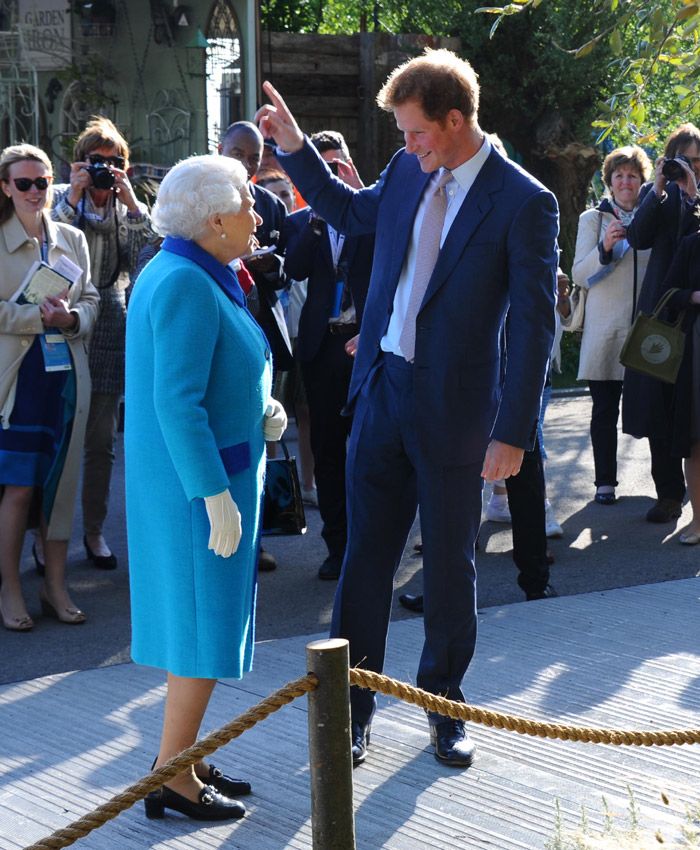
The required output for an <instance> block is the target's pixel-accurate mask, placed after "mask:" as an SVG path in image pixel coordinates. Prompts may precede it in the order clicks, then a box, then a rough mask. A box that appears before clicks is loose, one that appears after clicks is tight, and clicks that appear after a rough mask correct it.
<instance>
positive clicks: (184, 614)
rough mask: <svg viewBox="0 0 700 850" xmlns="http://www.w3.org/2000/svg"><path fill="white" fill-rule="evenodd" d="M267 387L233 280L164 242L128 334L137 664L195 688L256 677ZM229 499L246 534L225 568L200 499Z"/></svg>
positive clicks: (135, 303) (261, 346)
mask: <svg viewBox="0 0 700 850" xmlns="http://www.w3.org/2000/svg"><path fill="white" fill-rule="evenodd" d="M227 289H228V290H229V291H228V292H227V291H226V290H227ZM270 382H271V362H270V352H269V346H268V345H267V341H266V339H265V337H264V335H263V333H262V331H261V330H260V327H259V326H258V325H257V323H256V322H255V320H254V319H253V318H252V317H251V315H250V314H249V313H248V311H247V310H246V309H245V306H244V299H243V296H242V293H241V291H240V287H239V286H238V283H237V281H236V279H235V275H233V273H232V272H230V271H229V270H228V269H227V268H226V267H225V266H222V265H221V264H219V263H218V262H217V261H215V260H214V259H213V257H211V256H210V255H209V254H207V253H206V252H205V251H203V250H202V249H201V248H199V247H198V246H197V245H195V244H194V243H191V242H186V241H185V240H180V239H171V238H169V239H167V240H166V241H165V243H164V245H163V250H161V252H160V253H159V254H158V255H157V256H156V257H155V258H154V259H153V260H152V261H151V262H150V263H149V264H148V265H147V266H146V268H145V269H144V271H143V272H142V274H141V275H140V276H139V278H138V283H137V285H136V286H135V287H134V292H133V295H132V296H131V300H130V302H129V313H128V318H127V333H126V402H125V413H126V417H125V430H124V447H125V460H126V516H127V531H128V546H129V569H130V576H131V579H130V580H131V621H132V647H131V653H132V657H133V659H134V661H136V662H137V663H139V664H147V665H151V666H154V667H161V668H164V669H165V670H167V671H169V672H171V673H174V674H175V675H178V676H187V677H195V678H223V677H234V678H240V677H241V676H242V675H243V673H244V672H247V671H248V670H250V669H251V664H252V655H253V641H254V610H255V592H256V556H257V548H258V537H259V521H260V503H261V494H262V486H263V477H264V470H265V443H264V439H263V419H264V415H265V408H266V405H267V402H268V400H269V397H270ZM226 488H228V489H229V491H230V492H231V496H232V498H233V500H234V501H235V502H236V504H237V505H238V509H239V511H240V513H241V519H242V526H243V536H242V539H241V542H240V545H239V547H238V550H237V552H236V553H235V554H234V555H233V556H232V557H231V558H222V557H220V556H218V555H215V554H214V553H213V552H212V551H211V550H209V549H208V548H207V547H208V541H209V521H208V518H207V513H206V508H205V504H204V501H203V499H204V497H205V496H213V495H215V494H216V493H220V492H222V491H223V490H224V489H226Z"/></svg>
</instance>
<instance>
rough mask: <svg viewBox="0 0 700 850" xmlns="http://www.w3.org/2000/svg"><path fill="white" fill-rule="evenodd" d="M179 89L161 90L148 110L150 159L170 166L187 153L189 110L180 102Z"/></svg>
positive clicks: (181, 98)
mask: <svg viewBox="0 0 700 850" xmlns="http://www.w3.org/2000/svg"><path fill="white" fill-rule="evenodd" d="M183 100H184V98H183V95H182V92H180V91H177V90H175V89H161V90H160V91H159V92H157V94H156V96H155V98H154V99H153V105H152V107H151V109H150V111H149V113H148V131H149V136H150V160H151V162H159V163H163V164H167V165H172V164H173V163H175V162H177V161H178V160H179V159H184V157H186V156H188V155H189V153H190V122H191V114H190V110H189V109H186V108H185V107H184V106H182V105H181V104H182V103H183Z"/></svg>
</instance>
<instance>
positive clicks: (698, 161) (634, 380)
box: [622, 124, 700, 523]
mask: <svg viewBox="0 0 700 850" xmlns="http://www.w3.org/2000/svg"><path fill="white" fill-rule="evenodd" d="M698 179H700V129H698V128H697V127H696V126H695V125H694V124H681V126H680V127H678V128H676V129H675V130H674V131H673V132H672V133H671V135H670V136H669V137H668V139H667V140H666V145H665V148H664V155H663V156H662V157H660V158H659V159H658V160H657V162H656V171H655V176H654V182H653V183H651V182H650V183H647V184H646V185H645V186H643V187H642V190H641V192H640V195H639V197H640V203H639V209H638V210H637V212H636V214H635V216H634V218H633V220H632V222H631V223H630V224H629V226H628V228H627V241H628V242H629V244H630V245H631V246H632V247H633V248H636V249H637V250H643V249H647V248H651V254H650V256H649V265H648V266H647V271H646V274H645V276H644V281H643V283H642V289H641V292H640V293H639V300H638V302H637V309H638V310H639V311H640V312H643V313H647V314H648V313H651V312H652V311H653V309H654V308H655V307H656V304H657V303H658V301H659V298H660V297H661V295H662V294H663V291H664V288H663V283H664V278H665V277H666V274H667V272H668V270H669V267H670V265H671V262H672V261H673V258H674V255H675V253H676V250H677V248H678V246H679V244H680V242H681V240H682V239H683V237H684V236H687V235H689V234H692V233H696V232H697V231H698V229H699V228H700V218H698V210H699V209H700V200H699V198H698V188H697V184H698ZM673 392H674V387H673V386H672V385H671V384H665V383H662V382H661V381H658V380H655V379H654V378H650V377H647V376H645V375H642V374H641V373H639V372H634V371H633V370H630V369H627V370H626V371H625V378H624V387H623V397H622V398H623V403H622V430H623V431H624V432H625V433H626V434H631V435H632V436H633V437H637V438H642V437H647V438H648V440H649V447H650V449H651V475H652V478H653V479H654V485H655V486H656V493H657V501H656V504H655V505H653V506H652V507H651V508H650V510H649V511H648V513H647V515H646V518H647V521H648V522H659V523H665V522H673V521H675V520H676V519H678V517H680V515H681V511H682V507H683V504H682V503H683V497H684V496H685V480H684V478H683V467H682V461H681V458H680V457H675V456H673V455H672V453H671V439H670V436H671V433H670V431H671V405H672V400H673Z"/></svg>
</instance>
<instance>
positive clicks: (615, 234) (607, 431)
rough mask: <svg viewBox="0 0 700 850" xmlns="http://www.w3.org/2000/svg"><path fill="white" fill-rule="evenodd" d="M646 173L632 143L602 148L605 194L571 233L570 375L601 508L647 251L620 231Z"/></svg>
mask: <svg viewBox="0 0 700 850" xmlns="http://www.w3.org/2000/svg"><path fill="white" fill-rule="evenodd" d="M650 172H651V163H650V161H649V158H648V157H647V155H646V154H645V153H644V151H643V150H642V149H641V148H639V147H637V146H636V145H629V146H627V147H623V148H617V149H615V150H614V151H612V152H611V153H609V154H608V155H607V156H606V158H605V161H604V163H603V182H604V183H605V186H606V188H607V194H606V197H604V198H603V200H602V201H601V202H600V203H599V204H598V206H597V207H596V208H595V209H589V210H586V211H585V212H584V213H582V214H581V217H580V219H579V225H578V236H577V238H576V255H575V257H574V264H573V267H572V277H573V280H574V283H575V284H577V285H578V286H580V287H581V288H582V289H583V290H584V291H585V297H586V308H585V318H584V326H583V338H582V339H581V355H580V360H579V371H578V379H579V381H588V386H589V387H590V390H591V399H592V401H593V412H592V415H591V443H592V445H593V459H594V464H595V486H596V492H595V497H594V499H595V501H596V502H598V503H599V504H601V505H613V504H615V487H616V486H617V422H618V419H619V415H620V397H621V395H622V378H623V375H624V369H623V367H622V366H621V364H620V351H621V350H622V345H623V343H624V341H625V337H626V336H627V332H628V331H629V329H630V325H631V324H632V321H633V320H634V315H635V311H636V302H637V297H638V294H639V290H640V289H641V286H642V281H643V279H644V272H645V271H646V267H647V262H648V260H649V253H650V252H649V251H636V250H635V249H634V248H632V247H630V245H629V244H628V243H627V240H626V238H625V234H626V231H627V226H628V225H629V223H630V222H631V221H632V218H633V217H634V213H635V210H636V209H637V203H638V199H639V190H640V189H641V187H642V184H643V183H644V181H645V180H646V179H647V177H648V175H649V173H650Z"/></svg>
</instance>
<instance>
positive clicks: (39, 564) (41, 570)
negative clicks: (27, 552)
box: [32, 543, 46, 576]
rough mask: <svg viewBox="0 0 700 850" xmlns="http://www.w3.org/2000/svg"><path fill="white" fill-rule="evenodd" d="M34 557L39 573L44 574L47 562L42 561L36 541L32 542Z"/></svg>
mask: <svg viewBox="0 0 700 850" xmlns="http://www.w3.org/2000/svg"><path fill="white" fill-rule="evenodd" d="M32 557H33V558H34V564H35V565H36V571H37V574H38V575H40V576H43V575H44V573H45V572H46V564H44V563H42V562H41V561H40V560H39V555H38V554H37V551H36V543H33V544H32Z"/></svg>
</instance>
